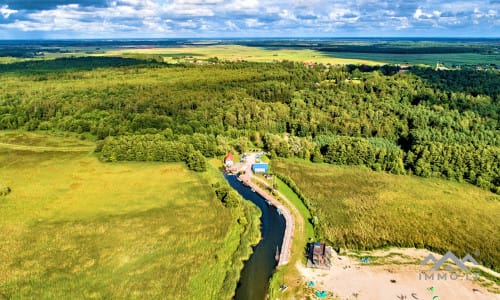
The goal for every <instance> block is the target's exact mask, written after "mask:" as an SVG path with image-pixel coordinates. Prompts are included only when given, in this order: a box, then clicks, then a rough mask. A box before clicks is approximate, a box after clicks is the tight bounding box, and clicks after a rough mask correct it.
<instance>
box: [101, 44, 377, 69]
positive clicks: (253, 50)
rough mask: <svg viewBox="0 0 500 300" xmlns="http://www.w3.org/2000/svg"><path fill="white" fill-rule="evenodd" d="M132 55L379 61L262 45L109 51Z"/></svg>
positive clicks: (171, 59)
mask: <svg viewBox="0 0 500 300" xmlns="http://www.w3.org/2000/svg"><path fill="white" fill-rule="evenodd" d="M127 54H129V55H131V54H147V55H153V54H154V55H160V56H163V57H164V59H165V61H167V62H177V61H183V60H185V59H186V58H191V57H192V58H196V59H208V58H211V57H218V58H219V59H223V60H231V61H236V60H247V61H257V62H271V61H275V60H279V61H282V60H291V61H313V62H319V63H331V64H367V65H377V64H381V63H382V62H380V61H375V60H370V59H363V58H356V59H354V58H337V57H332V56H330V55H328V54H327V53H321V52H318V51H315V50H297V49H280V50H271V49H266V48H259V47H246V46H237V45H224V46H200V47H179V48H148V49H126V50H111V51H108V52H106V55H127Z"/></svg>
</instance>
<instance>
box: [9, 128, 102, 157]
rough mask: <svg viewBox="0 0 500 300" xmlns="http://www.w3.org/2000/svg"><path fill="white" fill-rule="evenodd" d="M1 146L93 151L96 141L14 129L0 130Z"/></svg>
mask: <svg viewBox="0 0 500 300" xmlns="http://www.w3.org/2000/svg"><path fill="white" fill-rule="evenodd" d="M0 146H1V147H3V148H9V149H14V150H30V151H36V152H40V151H76V152H78V151H81V152H85V151H87V152H88V151H92V150H93V149H94V148H95V143H93V142H90V141H82V140H77V139H74V138H68V137H64V136H63V135H62V134H59V136H57V135H52V136H50V135H47V134H38V133H34V132H19V131H14V130H4V131H0Z"/></svg>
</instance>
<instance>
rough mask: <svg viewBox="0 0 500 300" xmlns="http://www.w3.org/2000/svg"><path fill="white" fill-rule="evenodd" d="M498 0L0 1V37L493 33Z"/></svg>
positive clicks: (499, 29)
mask: <svg viewBox="0 0 500 300" xmlns="http://www.w3.org/2000/svg"><path fill="white" fill-rule="evenodd" d="M499 14H500V0H468V1H467V0H465V1H448V0H438V1H430V0H418V1H417V0H406V1H400V0H392V1H375V0H346V1H333V0H309V1H303V0H288V1H283V0H277V1H268V0H69V1H65V0H0V39H25V38H171V37H308V36H312V37H390V36H407V37H411V36H422V37H443V36H446V37H500V16H499Z"/></svg>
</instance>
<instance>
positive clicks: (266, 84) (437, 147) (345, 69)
mask: <svg viewBox="0 0 500 300" xmlns="http://www.w3.org/2000/svg"><path fill="white" fill-rule="evenodd" d="M400 71H401V70H399V69H398V68H397V67H391V66H382V67H367V66H325V65H317V66H316V67H314V68H308V67H306V66H304V65H303V64H301V63H294V62H280V63H278V62H277V63H250V62H238V63H234V62H217V63H212V64H207V65H203V66H197V65H168V64H164V63H159V62H157V61H156V60H153V59H151V60H150V61H143V60H135V59H122V58H113V57H83V58H65V59H57V60H53V61H37V62H33V61H32V62H28V63H27V62H20V63H13V64H4V65H0V79H1V81H2V85H1V86H0V129H25V130H52V131H65V132H74V133H78V134H80V136H81V137H82V138H95V139H99V140H103V141H102V142H101V143H100V145H99V147H98V150H99V151H101V158H102V159H104V160H111V161H112V160H160V161H186V162H187V163H188V165H189V164H190V162H191V164H192V168H193V169H199V170H203V164H204V161H203V158H202V157H200V156H201V154H203V155H204V156H205V157H214V156H217V155H220V154H222V153H224V152H225V151H228V150H230V149H236V150H239V151H246V150H247V147H249V146H255V147H264V148H265V149H267V150H269V151H270V152H271V155H275V156H280V157H300V158H303V159H307V160H312V161H316V162H319V161H324V162H328V163H332V164H351V165H367V166H369V167H371V168H372V169H374V170H381V171H388V172H392V173H396V174H415V175H419V176H426V177H427V176H434V177H444V178H449V179H452V180H457V181H467V182H470V183H472V184H475V185H478V186H481V187H483V188H485V189H489V190H491V191H493V192H497V193H500V134H499V132H500V123H499V122H500V103H499V101H500V73H499V72H498V71H466V70H453V71H451V70H450V71H435V70H433V69H431V68H417V67H413V68H412V69H410V70H409V71H407V70H405V71H407V72H400ZM120 136H121V137H120ZM123 136H127V137H123ZM176 149H180V150H176ZM202 161H203V162H202Z"/></svg>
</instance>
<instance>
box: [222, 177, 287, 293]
mask: <svg viewBox="0 0 500 300" xmlns="http://www.w3.org/2000/svg"><path fill="white" fill-rule="evenodd" d="M226 179H227V181H228V182H229V184H230V185H231V187H232V188H233V189H235V190H236V191H237V192H238V193H239V194H240V195H241V196H242V197H243V198H245V199H246V200H249V201H252V202H253V203H254V204H255V205H257V206H258V207H259V209H260V210H261V211H262V216H261V218H260V221H261V226H260V230H261V236H262V239H261V241H260V242H259V243H258V244H257V245H256V246H254V247H253V253H252V255H251V256H250V259H249V260H248V261H246V262H245V266H244V268H243V270H242V272H241V276H240V281H239V283H238V287H237V289H236V295H235V296H234V299H236V300H264V299H265V297H266V295H267V292H268V289H269V279H270V278H271V276H272V274H273V272H274V270H275V268H276V266H277V264H278V262H277V261H276V252H277V251H278V253H281V245H282V243H283V236H284V234H285V218H284V217H283V216H282V215H280V214H278V212H277V210H276V207H274V206H270V205H268V204H267V202H266V201H265V200H264V198H262V197H261V196H260V195H258V194H257V193H255V192H252V190H251V189H250V188H248V187H246V186H244V185H243V184H242V183H241V182H239V181H238V180H237V178H236V176H226Z"/></svg>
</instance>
